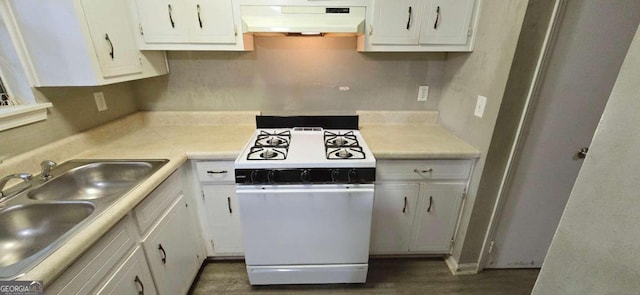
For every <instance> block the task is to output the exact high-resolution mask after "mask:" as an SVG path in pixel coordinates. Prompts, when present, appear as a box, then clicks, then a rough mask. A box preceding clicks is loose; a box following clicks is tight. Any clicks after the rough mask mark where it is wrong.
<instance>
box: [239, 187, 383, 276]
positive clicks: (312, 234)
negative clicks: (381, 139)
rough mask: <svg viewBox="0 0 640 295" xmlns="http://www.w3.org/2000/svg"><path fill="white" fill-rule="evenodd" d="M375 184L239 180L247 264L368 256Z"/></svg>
mask: <svg viewBox="0 0 640 295" xmlns="http://www.w3.org/2000/svg"><path fill="white" fill-rule="evenodd" d="M373 191H374V189H373V184H356V185H339V184H335V185H333V184H331V185H267V186H253V185H249V186H245V185H238V186H237V189H236V192H237V193H238V201H239V203H240V204H239V206H240V218H241V221H242V231H243V233H242V234H243V238H244V250H245V260H246V263H247V265H304V264H355V263H367V261H368V259H369V236H370V231H371V212H372V208H373Z"/></svg>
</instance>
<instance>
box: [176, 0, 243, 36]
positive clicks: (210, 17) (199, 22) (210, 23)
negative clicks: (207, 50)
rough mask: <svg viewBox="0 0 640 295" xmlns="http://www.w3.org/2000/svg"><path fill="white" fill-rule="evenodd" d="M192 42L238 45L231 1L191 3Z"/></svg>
mask: <svg viewBox="0 0 640 295" xmlns="http://www.w3.org/2000/svg"><path fill="white" fill-rule="evenodd" d="M188 6H189V7H188V8H187V11H188V12H189V13H192V14H193V17H191V18H190V20H191V22H192V25H191V28H192V30H191V42H194V43H232V44H233V43H236V36H235V26H234V23H233V7H232V5H231V0H201V1H190V2H189V5H188Z"/></svg>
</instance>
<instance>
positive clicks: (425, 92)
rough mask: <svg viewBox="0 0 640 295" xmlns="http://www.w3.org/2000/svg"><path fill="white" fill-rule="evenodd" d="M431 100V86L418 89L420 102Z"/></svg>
mask: <svg viewBox="0 0 640 295" xmlns="http://www.w3.org/2000/svg"><path fill="white" fill-rule="evenodd" d="M428 98H429V86H420V87H418V101H424V102H426V101H427V99H428Z"/></svg>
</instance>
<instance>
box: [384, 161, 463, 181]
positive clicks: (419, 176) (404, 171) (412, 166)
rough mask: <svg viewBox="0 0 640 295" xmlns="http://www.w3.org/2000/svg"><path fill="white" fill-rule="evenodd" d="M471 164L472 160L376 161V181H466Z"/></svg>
mask: <svg viewBox="0 0 640 295" xmlns="http://www.w3.org/2000/svg"><path fill="white" fill-rule="evenodd" d="M472 164H473V160H423V161H420V160H419V161H407V160H397V161H394V160H390V161H378V164H377V166H376V180H377V181H381V180H431V179H437V180H446V179H451V180H455V179H459V180H466V179H467V178H469V171H470V170H471V166H472Z"/></svg>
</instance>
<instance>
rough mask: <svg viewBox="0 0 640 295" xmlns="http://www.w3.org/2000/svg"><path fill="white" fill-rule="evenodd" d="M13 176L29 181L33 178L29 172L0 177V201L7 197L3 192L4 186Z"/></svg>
mask: <svg viewBox="0 0 640 295" xmlns="http://www.w3.org/2000/svg"><path fill="white" fill-rule="evenodd" d="M14 178H19V179H22V180H24V181H29V180H31V179H32V178H33V175H31V174H29V173H18V174H11V175H7V176H5V177H3V178H0V201H4V199H5V198H6V197H7V196H5V194H4V186H5V185H7V182H9V180H11V179H14Z"/></svg>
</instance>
